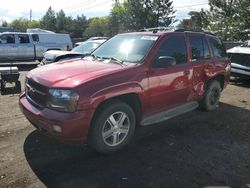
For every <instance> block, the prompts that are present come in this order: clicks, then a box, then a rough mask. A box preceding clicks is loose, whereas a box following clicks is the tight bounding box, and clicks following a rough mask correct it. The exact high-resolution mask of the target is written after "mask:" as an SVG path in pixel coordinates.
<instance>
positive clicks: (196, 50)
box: [189, 35, 210, 60]
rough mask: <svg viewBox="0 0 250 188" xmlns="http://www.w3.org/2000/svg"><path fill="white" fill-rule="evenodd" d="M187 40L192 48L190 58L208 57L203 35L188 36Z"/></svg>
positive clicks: (203, 58) (202, 58) (200, 58)
mask: <svg viewBox="0 0 250 188" xmlns="http://www.w3.org/2000/svg"><path fill="white" fill-rule="evenodd" d="M189 40H190V44H191V49H192V60H205V59H210V52H209V48H208V44H207V41H206V40H204V37H203V36H200V35H197V36H195V35H193V36H190V37H189Z"/></svg>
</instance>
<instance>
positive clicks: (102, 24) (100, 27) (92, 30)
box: [84, 17, 109, 37]
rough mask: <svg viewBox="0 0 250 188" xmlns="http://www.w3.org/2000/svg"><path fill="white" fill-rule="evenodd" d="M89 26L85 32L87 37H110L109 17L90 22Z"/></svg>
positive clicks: (92, 19)
mask: <svg viewBox="0 0 250 188" xmlns="http://www.w3.org/2000/svg"><path fill="white" fill-rule="evenodd" d="M88 22H89V24H88V27H87V29H86V30H85V32H84V36H86V37H95V36H107V35H108V23H109V18H108V17H95V18H90V19H89V20H88Z"/></svg>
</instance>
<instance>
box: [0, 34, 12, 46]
mask: <svg viewBox="0 0 250 188" xmlns="http://www.w3.org/2000/svg"><path fill="white" fill-rule="evenodd" d="M0 43H2V44H13V43H15V36H14V35H13V34H4V35H1V36H0Z"/></svg>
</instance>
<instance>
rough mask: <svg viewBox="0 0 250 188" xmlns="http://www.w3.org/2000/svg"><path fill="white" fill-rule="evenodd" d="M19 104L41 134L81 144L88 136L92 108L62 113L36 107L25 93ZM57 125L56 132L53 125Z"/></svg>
mask: <svg viewBox="0 0 250 188" xmlns="http://www.w3.org/2000/svg"><path fill="white" fill-rule="evenodd" d="M19 106H20V109H21V111H22V112H23V114H24V115H25V116H26V118H27V119H28V120H29V121H30V122H31V124H32V125H33V126H34V127H35V128H37V129H38V130H39V131H40V132H42V133H43V134H46V135H48V136H50V137H53V138H55V139H57V140H60V141H63V142H65V143H69V144H83V143H84V142H86V140H87V137H88V131H89V127H90V124H91V119H92V115H93V113H94V110H89V111H77V112H75V113H62V112H56V111H54V110H50V109H47V108H44V109H42V110H40V109H38V108H36V107H35V106H33V105H32V104H30V103H29V101H28V100H27V98H26V96H25V94H23V95H21V96H20V99H19ZM55 125H56V126H59V127H60V128H61V132H60V133H59V132H56V131H55V130H54V129H53V126H55Z"/></svg>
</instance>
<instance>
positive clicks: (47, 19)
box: [41, 7, 56, 31]
mask: <svg viewBox="0 0 250 188" xmlns="http://www.w3.org/2000/svg"><path fill="white" fill-rule="evenodd" d="M41 27H42V28H43V29H47V30H51V31H56V15H55V11H54V10H52V8H51V7H49V9H48V10H47V12H46V14H45V15H44V16H43V17H42V19H41Z"/></svg>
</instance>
